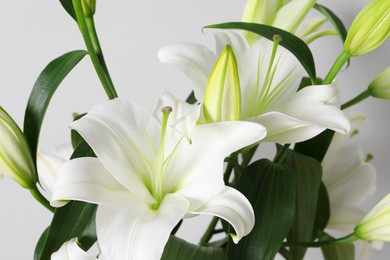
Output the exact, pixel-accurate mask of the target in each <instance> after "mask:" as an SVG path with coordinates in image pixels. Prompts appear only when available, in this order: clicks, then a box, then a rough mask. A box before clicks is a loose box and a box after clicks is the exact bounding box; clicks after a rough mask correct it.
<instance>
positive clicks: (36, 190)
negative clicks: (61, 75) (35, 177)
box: [30, 187, 54, 212]
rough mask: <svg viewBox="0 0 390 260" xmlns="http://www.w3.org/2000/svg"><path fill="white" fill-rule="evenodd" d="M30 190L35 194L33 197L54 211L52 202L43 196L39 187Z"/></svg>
mask: <svg viewBox="0 0 390 260" xmlns="http://www.w3.org/2000/svg"><path fill="white" fill-rule="evenodd" d="M30 192H31V194H32V195H33V197H34V198H35V199H36V200H37V201H38V202H39V203H41V205H42V206H44V207H45V208H47V209H48V210H50V211H51V212H54V208H53V207H52V206H51V205H50V202H49V201H48V200H47V199H46V198H45V197H43V195H42V194H41V193H40V192H39V190H38V188H37V187H33V188H31V189H30Z"/></svg>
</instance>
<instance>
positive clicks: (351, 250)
mask: <svg viewBox="0 0 390 260" xmlns="http://www.w3.org/2000/svg"><path fill="white" fill-rule="evenodd" d="M329 239H332V237H331V236H329V235H327V234H324V235H323V236H322V237H321V239H320V240H329ZM321 250H322V254H323V255H324V259H325V260H354V259H355V246H354V245H353V244H352V243H351V244H346V245H336V246H324V247H321Z"/></svg>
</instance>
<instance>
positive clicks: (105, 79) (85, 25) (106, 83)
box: [72, 0, 118, 99]
mask: <svg viewBox="0 0 390 260" xmlns="http://www.w3.org/2000/svg"><path fill="white" fill-rule="evenodd" d="M72 3H73V7H74V10H75V12H76V16H77V23H78V25H79V28H80V31H81V34H82V36H83V39H84V42H85V45H86V47H87V50H88V53H89V57H90V58H91V61H92V64H93V66H94V68H95V71H96V73H97V75H98V77H99V80H100V82H101V83H102V85H103V88H104V90H105V92H106V94H107V97H108V98H109V99H113V98H116V97H118V95H117V93H116V90H115V88H114V86H113V84H112V81H111V78H110V77H109V74H108V70H107V67H106V65H105V62H104V58H103V54H102V51H101V48H100V44H99V40H98V37H97V34H96V30H95V26H94V22H93V18H92V17H89V18H86V17H85V14H84V11H83V6H82V3H81V0H72ZM87 21H88V22H87ZM91 36H92V37H91ZM99 57H100V59H99Z"/></svg>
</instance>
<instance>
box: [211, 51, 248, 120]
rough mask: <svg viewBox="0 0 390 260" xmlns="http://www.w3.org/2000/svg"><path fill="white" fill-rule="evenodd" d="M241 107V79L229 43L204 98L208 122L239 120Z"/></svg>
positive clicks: (218, 61) (214, 70)
mask: <svg viewBox="0 0 390 260" xmlns="http://www.w3.org/2000/svg"><path fill="white" fill-rule="evenodd" d="M240 108H241V91H240V81H239V78H238V69H237V62H236V58H235V57H234V54H233V51H232V49H231V47H230V46H229V45H227V46H226V47H225V48H224V49H223V51H222V53H221V55H220V56H219V58H218V60H217V63H216V64H215V66H214V69H213V71H212V72H211V75H210V77H209V81H208V83H207V86H206V90H205V94H204V100H203V116H204V119H205V121H206V123H211V122H219V121H229V120H238V119H239V117H240Z"/></svg>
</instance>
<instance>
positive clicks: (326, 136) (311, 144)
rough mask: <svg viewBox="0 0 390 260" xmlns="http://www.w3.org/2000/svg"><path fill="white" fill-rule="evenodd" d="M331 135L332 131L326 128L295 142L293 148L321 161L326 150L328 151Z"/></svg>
mask: <svg viewBox="0 0 390 260" xmlns="http://www.w3.org/2000/svg"><path fill="white" fill-rule="evenodd" d="M333 136H334V131H333V130H329V129H327V130H325V131H323V132H322V133H320V134H319V135H317V136H315V137H313V138H312V139H309V140H307V141H304V142H300V143H296V144H295V146H294V150H295V151H297V152H299V153H301V154H305V155H307V156H310V157H312V158H314V159H316V160H317V161H319V162H322V160H323V159H324V156H325V154H326V152H327V151H328V148H329V145H330V142H331V141H332V139H333Z"/></svg>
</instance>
